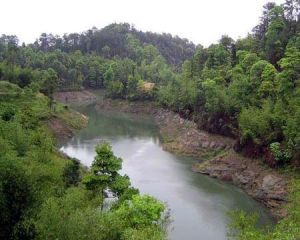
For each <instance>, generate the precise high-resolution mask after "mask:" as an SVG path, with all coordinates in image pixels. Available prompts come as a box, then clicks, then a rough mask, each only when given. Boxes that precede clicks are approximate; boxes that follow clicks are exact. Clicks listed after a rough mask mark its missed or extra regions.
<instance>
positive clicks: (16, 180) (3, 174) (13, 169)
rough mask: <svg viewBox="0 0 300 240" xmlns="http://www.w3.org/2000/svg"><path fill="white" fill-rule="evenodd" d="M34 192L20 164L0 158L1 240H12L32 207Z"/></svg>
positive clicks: (6, 157)
mask: <svg viewBox="0 0 300 240" xmlns="http://www.w3.org/2000/svg"><path fill="white" fill-rule="evenodd" d="M32 201H33V190H32V186H31V185H30V180H29V177H28V176H27V174H26V172H25V170H24V168H23V167H22V165H21V164H20V162H18V161H16V159H14V158H12V157H9V156H3V155H2V156H1V157H0V229H1V230H0V238H1V239H12V237H13V234H14V228H15V226H16V225H17V223H19V222H20V221H22V219H23V217H24V216H25V214H26V212H27V211H28V209H29V208H30V206H31V205H32Z"/></svg>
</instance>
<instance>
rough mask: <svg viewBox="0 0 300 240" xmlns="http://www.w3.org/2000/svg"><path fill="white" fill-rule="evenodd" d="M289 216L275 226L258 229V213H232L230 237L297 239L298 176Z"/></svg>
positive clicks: (299, 232)
mask: <svg viewBox="0 0 300 240" xmlns="http://www.w3.org/2000/svg"><path fill="white" fill-rule="evenodd" d="M290 188H291V191H290V193H291V195H290V205H289V207H288V216H287V217H286V218H284V219H282V220H280V221H279V222H278V223H277V224H276V226H275V227H274V228H270V229H258V228H257V220H258V218H257V215H250V216H249V215H247V214H246V213H244V212H233V213H231V214H230V215H231V219H232V223H231V225H230V231H229V239H236V240H257V239H259V240H271V239H272V240H297V239H299V236H300V218H299V216H300V207H299V204H298V203H299V200H300V181H299V177H296V178H295V179H294V180H293V181H292V183H291V186H290Z"/></svg>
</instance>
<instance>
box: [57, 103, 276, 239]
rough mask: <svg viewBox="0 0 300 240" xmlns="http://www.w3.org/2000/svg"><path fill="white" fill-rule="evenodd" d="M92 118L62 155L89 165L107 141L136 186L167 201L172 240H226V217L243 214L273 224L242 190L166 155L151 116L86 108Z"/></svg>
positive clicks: (262, 209) (83, 110)
mask: <svg viewBox="0 0 300 240" xmlns="http://www.w3.org/2000/svg"><path fill="white" fill-rule="evenodd" d="M81 111H82V112H83V113H85V114H86V115H88V116H89V117H90V122H89V125H88V127H87V128H85V129H83V130H81V131H79V132H78V133H77V134H76V136H75V137H74V138H73V139H72V140H70V141H69V142H68V143H66V144H64V145H63V147H62V151H64V152H65V153H67V154H68V155H70V156H72V157H76V158H78V159H80V160H81V162H82V163H83V164H85V165H87V166H90V165H91V163H92V161H93V158H94V156H95V152H94V148H95V145H96V144H97V143H98V142H99V141H100V140H104V139H105V140H107V141H109V142H110V143H111V144H112V146H113V151H114V153H115V154H116V155H117V156H120V157H122V158H123V160H124V162H123V170H122V172H123V173H126V174H127V175H129V177H130V179H131V182H132V184H133V186H134V187H137V188H139V190H140V191H141V193H147V194H151V195H153V196H155V197H157V198H158V199H160V200H162V201H164V202H166V203H167V204H168V206H169V208H170V209H171V217H172V219H173V222H172V224H171V227H170V234H169V236H170V239H172V240H182V239H187V240H196V239H197V240H199V239H203V240H223V239H226V231H227V229H226V225H227V223H228V222H229V219H228V217H227V212H228V211H229V210H233V209H243V210H245V211H248V212H251V211H256V212H259V213H260V214H261V216H262V217H261V222H262V223H266V222H270V221H271V219H270V217H269V215H268V214H267V213H266V211H265V209H264V208H263V207H262V206H261V205H260V204H258V203H257V202H255V201H254V200H252V199H251V198H250V197H248V196H247V195H246V194H245V193H243V192H242V191H241V190H240V189H238V188H236V187H234V186H232V185H230V184H225V183H221V182H219V181H217V180H215V179H212V178H209V177H207V176H203V175H201V174H197V173H193V172H192V171H191V166H192V164H193V163H194V162H195V160H193V159H190V158H185V157H182V156H176V155H174V154H171V153H168V152H166V151H164V150H163V149H162V147H161V144H160V136H159V130H158V128H157V127H156V126H155V124H154V123H153V121H152V119H151V118H150V117H146V116H145V117H137V116H133V115H129V114H119V113H105V114H104V113H97V112H96V111H95V110H94V107H92V106H89V107H85V108H83V109H81Z"/></svg>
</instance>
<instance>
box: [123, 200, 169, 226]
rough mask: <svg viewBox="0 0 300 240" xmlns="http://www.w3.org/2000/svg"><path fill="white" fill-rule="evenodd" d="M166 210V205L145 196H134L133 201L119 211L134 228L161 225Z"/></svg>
mask: <svg viewBox="0 0 300 240" xmlns="http://www.w3.org/2000/svg"><path fill="white" fill-rule="evenodd" d="M164 210H165V206H164V204H162V203H161V202H159V201H157V200H156V199H155V198H153V197H151V196H148V195H145V196H140V195H134V196H133V197H132V200H130V201H126V202H124V203H123V204H122V205H121V206H120V207H119V208H118V210H117V214H119V215H120V217H121V218H123V219H126V221H128V222H129V225H130V226H131V227H133V228H137V227H138V226H151V225H152V224H159V221H160V220H161V217H162V214H163V212H164Z"/></svg>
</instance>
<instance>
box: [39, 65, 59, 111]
mask: <svg viewBox="0 0 300 240" xmlns="http://www.w3.org/2000/svg"><path fill="white" fill-rule="evenodd" d="M57 87H58V77H57V73H56V72H55V70H53V69H52V68H48V70H47V71H46V72H45V73H44V81H43V87H42V88H43V90H44V92H45V93H46V95H47V97H48V98H49V108H50V109H52V107H53V102H54V97H53V94H54V92H55V90H56V88H57Z"/></svg>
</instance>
